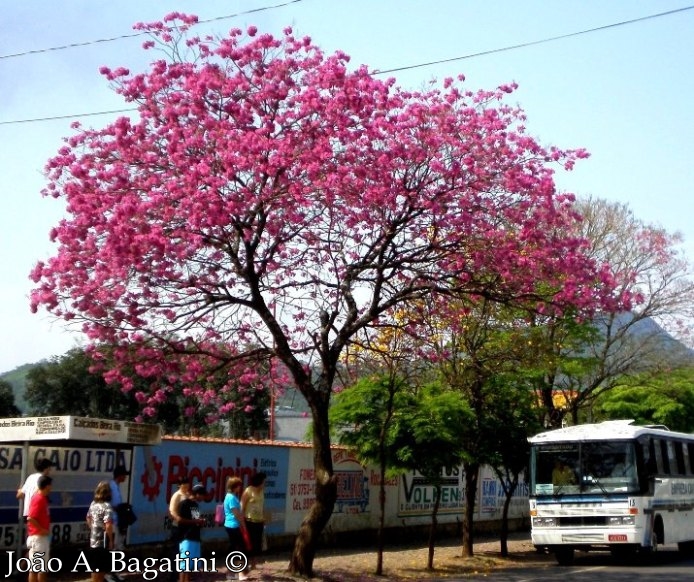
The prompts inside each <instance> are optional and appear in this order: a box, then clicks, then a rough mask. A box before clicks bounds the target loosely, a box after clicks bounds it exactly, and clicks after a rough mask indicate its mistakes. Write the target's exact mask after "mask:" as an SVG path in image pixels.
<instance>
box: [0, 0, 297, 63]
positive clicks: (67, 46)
mask: <svg viewBox="0 0 694 582" xmlns="http://www.w3.org/2000/svg"><path fill="white" fill-rule="evenodd" d="M299 2H303V0H288V1H287V2H283V3H282V4H275V5H273V6H263V7H262V8H253V9H251V10H244V11H243V12H237V13H236V14H228V15H227V16H215V17H214V18H208V19H206V20H198V22H196V23H195V24H196V25H198V24H207V23H209V22H218V21H220V20H228V19H229V18H237V17H238V16H244V15H246V14H254V13H256V12H265V11H266V10H274V9H275V8H283V7H285V6H289V5H290V4H297V3H299ZM145 34H148V32H147V31H146V30H142V31H140V32H131V33H130V34H121V35H119V36H113V37H110V38H99V39H96V40H87V41H84V42H74V43H70V44H65V45H61V46H53V47H49V48H42V49H34V50H30V51H25V52H21V53H13V54H9V55H0V60H2V59H13V58H15V57H25V56H27V55H38V54H41V53H49V52H52V51H62V50H65V49H71V48H78V47H83V46H90V45H93V44H100V43H106V42H113V41H116V40H124V39H126V38H135V37H138V36H143V35H145Z"/></svg>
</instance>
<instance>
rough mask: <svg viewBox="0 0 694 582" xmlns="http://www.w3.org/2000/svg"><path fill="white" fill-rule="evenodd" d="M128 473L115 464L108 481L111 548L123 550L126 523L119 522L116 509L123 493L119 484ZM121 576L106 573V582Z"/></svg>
mask: <svg viewBox="0 0 694 582" xmlns="http://www.w3.org/2000/svg"><path fill="white" fill-rule="evenodd" d="M129 475H130V471H128V469H127V468H126V467H125V465H116V467H115V469H113V479H111V480H110V481H109V482H108V486H109V489H110V491H111V507H112V509H113V525H112V527H113V545H112V546H111V548H110V549H111V550H119V551H123V550H124V549H125V534H126V533H127V528H128V524H126V523H120V520H119V519H118V511H119V510H120V509H121V506H122V505H123V494H122V493H121V490H120V485H121V483H123V482H124V481H125V479H126V478H127V477H128V476H129ZM122 579H123V578H122V577H121V576H120V575H118V574H115V573H111V574H107V575H106V580H107V581H108V582H120V581H121V580H122Z"/></svg>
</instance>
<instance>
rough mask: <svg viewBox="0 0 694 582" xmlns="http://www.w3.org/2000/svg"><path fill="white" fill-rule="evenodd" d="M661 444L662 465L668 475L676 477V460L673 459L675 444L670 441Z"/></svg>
mask: <svg viewBox="0 0 694 582" xmlns="http://www.w3.org/2000/svg"><path fill="white" fill-rule="evenodd" d="M661 442H662V444H663V461H665V462H664V463H663V464H664V465H665V472H666V473H667V474H668V475H677V459H676V458H675V443H673V442H672V441H670V440H667V441H666V440H664V441H661Z"/></svg>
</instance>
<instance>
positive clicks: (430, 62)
mask: <svg viewBox="0 0 694 582" xmlns="http://www.w3.org/2000/svg"><path fill="white" fill-rule="evenodd" d="M692 9H694V6H685V7H684V8H676V9H675V10H668V11H667V12H659V13H658V14H650V15H648V16H641V17H639V18H634V19H632V20H623V21H621V22H615V23H613V24H605V25H604V26H598V27H596V28H589V29H587V30H580V31H578V32H569V33H567V34H561V35H559V36H552V37H549V38H543V39H541V40H532V41H529V42H524V43H521V44H514V45H510V46H505V47H501V48H496V49H490V50H488V51H481V52H478V53H472V54H469V55H463V56H461V57H452V58H448V59H441V60H438V61H429V62H427V63H419V64H417V65H407V66H404V67H396V68H394V69H385V70H383V71H380V70H377V71H375V72H374V74H385V73H394V72H397V71H407V70H409V69H417V68H420V67H430V66H431V65H438V64H441V63H452V62H453V61H462V60H464V59H472V58H474V57H481V56H484V55H491V54H494V53H501V52H505V51H511V50H515V49H519V48H525V47H529V46H534V45H538V44H544V43H547V42H553V41H555V40H562V39H564V38H571V37H572V36H580V35H582V34H589V33H591V32H599V31H601V30H607V29H608V28H617V27H618V26H626V25H627V24H635V23H637V22H643V21H644V20H651V19H653V18H660V17H662V16H670V15H672V14H676V13H678V12H684V11H686V10H692Z"/></svg>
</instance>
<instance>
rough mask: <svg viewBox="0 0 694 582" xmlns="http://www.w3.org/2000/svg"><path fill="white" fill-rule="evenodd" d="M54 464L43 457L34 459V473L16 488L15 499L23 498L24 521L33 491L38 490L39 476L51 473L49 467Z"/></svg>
mask: <svg viewBox="0 0 694 582" xmlns="http://www.w3.org/2000/svg"><path fill="white" fill-rule="evenodd" d="M55 466H56V465H55V463H54V462H53V461H51V460H50V459H47V458H45V457H44V458H42V459H38V460H36V461H35V463H34V467H35V469H36V473H32V474H31V475H29V476H28V477H27V478H26V481H24V485H22V486H21V487H20V488H19V489H17V499H23V500H24V508H23V511H22V515H23V516H24V521H26V519H27V515H29V506H30V505H31V498H32V497H33V495H34V493H36V492H37V491H38V490H39V486H38V484H39V478H40V477H42V476H49V475H50V474H51V469H52V468H53V467H55Z"/></svg>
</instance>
